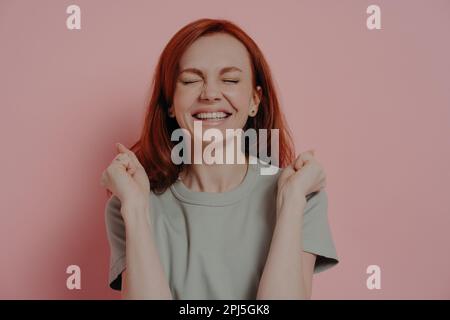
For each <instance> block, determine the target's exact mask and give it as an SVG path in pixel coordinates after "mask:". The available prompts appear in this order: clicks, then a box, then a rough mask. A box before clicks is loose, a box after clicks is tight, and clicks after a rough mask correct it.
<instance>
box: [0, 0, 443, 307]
mask: <svg viewBox="0 0 450 320" xmlns="http://www.w3.org/2000/svg"><path fill="white" fill-rule="evenodd" d="M71 4H76V5H78V6H79V7H80V8H81V30H68V29H67V27H66V18H67V16H68V14H67V13H66V8H67V7H68V6H69V5H71ZM371 4H377V5H379V6H380V8H381V26H382V29H381V30H369V29H368V28H367V27H366V19H367V17H368V14H367V13H366V9H367V7H368V6H369V5H371ZM203 17H210V18H225V19H230V20H232V21H234V22H236V23H237V24H238V25H240V26H241V27H242V28H243V29H244V30H246V31H247V32H248V33H249V34H250V35H251V36H252V37H253V39H254V40H255V41H256V42H257V43H258V44H259V46H260V47H261V48H262V50H263V52H264V53H265V55H266V58H267V59H268V61H269V64H270V66H271V68H272V71H273V75H274V77H275V80H276V84H277V87H278V90H279V94H280V99H281V102H282V106H283V108H284V111H285V113H286V115H287V118H288V120H289V124H290V126H291V129H292V131H293V134H294V137H295V142H296V146H297V152H301V151H305V150H307V149H308V148H311V147H313V148H315V149H316V157H317V158H318V159H319V160H320V161H321V162H322V164H323V165H324V167H325V169H326V172H327V176H328V184H327V190H328V195H329V220H330V224H331V227H332V233H333V237H334V240H335V243H336V247H337V250H338V255H339V257H340V261H341V262H340V264H339V265H338V266H337V267H335V268H333V269H331V270H329V271H326V272H324V273H320V274H317V275H316V276H315V278H314V289H313V299H355V298H356V299H397V298H399V299H419V298H425V299H432V298H437V299H449V298H450V272H449V270H450V250H449V244H450V233H449V229H450V203H449V197H450V190H449V189H450V188H449V184H448V183H449V180H450V170H449V164H450V150H449V137H450V124H449V122H450V82H449V74H450V59H449V57H450V42H449V40H448V39H449V31H450V2H449V1H446V0H442V1H437V0H434V1H406V0H405V1H357V0H355V1H331V0H330V1H320V2H319V1H277V2H275V1H261V0H257V1H253V0H252V1H240V0H239V1H237V0H232V1H226V2H220V1H209V0H207V1H206V0H205V1H203V0H202V1H198V0H196V1H189V2H186V1H133V2H125V1H106V0H102V1H87V0H83V1H81V0H77V1H56V0H54V1H49V0H41V1H12V0H10V1H6V0H1V1H0V48H1V50H0V70H1V72H0V106H1V117H0V119H1V120H0V124H1V126H0V130H1V132H0V137H1V149H2V156H1V160H0V174H1V176H0V177H1V189H0V195H1V201H0V212H1V224H0V245H1V252H2V258H1V263H0V277H1V286H0V298H3V299H17V298H18V299H50V298H56V299H80V298H83V299H109V298H119V297H120V295H119V293H117V292H113V291H112V290H111V289H109V287H108V281H107V275H108V266H109V265H108V263H109V260H108V259H109V247H108V242H107V239H106V231H105V224H104V205H105V201H106V195H105V191H104V189H103V188H102V187H101V186H100V184H99V181H100V175H101V172H102V171H103V169H104V168H106V166H107V165H108V163H109V162H110V161H111V160H112V157H113V156H114V155H115V148H114V143H115V142H117V141H120V142H122V143H124V144H126V145H128V146H129V145H130V144H131V143H132V142H134V141H135V139H136V138H137V137H138V134H139V132H140V127H141V125H142V120H143V116H144V110H145V107H146V103H147V102H148V99H149V94H150V91H149V88H150V80H151V77H152V75H153V68H154V66H155V64H156V62H157V59H158V57H159V54H160V52H161V50H162V48H163V46H164V45H165V44H166V43H167V41H168V40H169V39H170V37H171V36H172V35H173V34H174V33H175V32H176V31H177V30H178V29H179V28H181V27H182V26H184V25H185V24H187V23H189V22H191V21H193V20H195V19H198V18H203ZM72 264H75V265H78V266H80V268H81V290H68V289H67V288H66V279H67V277H68V276H69V275H68V274H66V268H67V266H69V265H72ZM369 265H378V266H380V268H381V289H375V290H369V289H368V288H367V286H366V279H367V278H368V276H369V275H368V274H367V273H366V268H367V267H368V266H369Z"/></svg>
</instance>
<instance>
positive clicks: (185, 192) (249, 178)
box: [170, 158, 259, 207]
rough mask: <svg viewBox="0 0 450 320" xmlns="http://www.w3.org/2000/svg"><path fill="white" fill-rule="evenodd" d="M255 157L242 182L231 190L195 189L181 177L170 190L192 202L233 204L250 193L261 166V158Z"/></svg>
mask: <svg viewBox="0 0 450 320" xmlns="http://www.w3.org/2000/svg"><path fill="white" fill-rule="evenodd" d="M255 159H256V163H249V164H248V167H247V172H246V174H245V176H244V179H243V180H242V182H241V183H240V184H239V185H238V186H236V187H234V188H233V189H231V190H228V191H225V192H202V191H194V190H191V189H189V188H188V187H186V186H185V185H184V183H183V182H182V181H181V180H179V179H178V180H176V181H175V182H174V183H173V184H172V185H171V186H170V190H171V191H172V193H173V195H174V196H175V197H176V198H177V199H178V200H180V201H182V202H186V203H190V204H195V205H203V206H210V207H223V206H227V205H231V204H233V203H236V202H238V201H240V200H241V199H243V198H245V197H246V196H248V194H249V193H250V191H251V189H252V187H253V184H254V183H255V177H256V176H257V174H258V168H259V160H258V159H257V158H255Z"/></svg>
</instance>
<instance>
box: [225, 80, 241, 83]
mask: <svg viewBox="0 0 450 320" xmlns="http://www.w3.org/2000/svg"><path fill="white" fill-rule="evenodd" d="M223 81H224V82H231V83H238V82H239V80H223Z"/></svg>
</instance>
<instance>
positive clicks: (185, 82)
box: [181, 80, 201, 84]
mask: <svg viewBox="0 0 450 320" xmlns="http://www.w3.org/2000/svg"><path fill="white" fill-rule="evenodd" d="M199 81H201V80H195V81H181V82H182V83H183V84H190V83H195V82H199Z"/></svg>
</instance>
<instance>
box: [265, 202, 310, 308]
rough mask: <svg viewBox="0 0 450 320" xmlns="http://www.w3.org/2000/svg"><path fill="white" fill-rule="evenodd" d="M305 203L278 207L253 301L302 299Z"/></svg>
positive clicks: (304, 292)
mask: <svg viewBox="0 0 450 320" xmlns="http://www.w3.org/2000/svg"><path fill="white" fill-rule="evenodd" d="M305 206H306V200H305V201H304V203H301V205H300V207H299V206H293V205H288V204H282V205H280V206H278V208H277V211H278V212H277V217H278V218H277V222H276V225H275V229H274V232H273V235H272V242H271V245H270V249H269V253H268V256H267V260H266V264H265V266H264V270H263V273H262V276H261V279H260V283H259V287H258V292H257V297H256V299H306V297H307V294H306V289H305V288H306V287H305V282H304V278H303V270H302V268H303V266H302V255H301V252H302V250H303V243H302V241H303V240H302V234H301V230H302V225H303V214H302V213H303V211H304V208H305Z"/></svg>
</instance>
